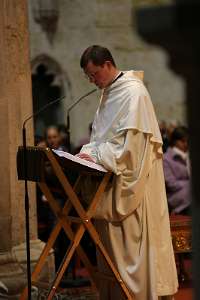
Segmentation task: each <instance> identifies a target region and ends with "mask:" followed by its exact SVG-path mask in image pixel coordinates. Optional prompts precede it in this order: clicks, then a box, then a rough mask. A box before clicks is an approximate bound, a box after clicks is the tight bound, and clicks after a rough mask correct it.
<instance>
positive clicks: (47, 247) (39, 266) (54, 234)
mask: <svg viewBox="0 0 200 300" xmlns="http://www.w3.org/2000/svg"><path fill="white" fill-rule="evenodd" d="M61 228H62V226H61V223H58V224H57V225H56V226H55V228H54V229H53V231H52V233H51V235H50V237H49V240H48V242H47V243H46V245H45V247H44V249H43V251H42V254H41V255H40V258H39V260H38V262H37V264H36V266H35V269H34V271H33V273H32V275H31V281H32V282H33V281H36V280H37V277H38V275H39V274H40V271H41V270H42V267H43V266H44V264H45V261H46V257H47V256H48V254H49V251H50V250H51V249H52V247H53V244H54V242H55V240H56V238H57V236H58V234H59V232H60V230H61ZM27 297H28V288H27V287H25V289H24V290H23V292H22V294H21V296H20V298H19V299H20V300H26V299H27Z"/></svg>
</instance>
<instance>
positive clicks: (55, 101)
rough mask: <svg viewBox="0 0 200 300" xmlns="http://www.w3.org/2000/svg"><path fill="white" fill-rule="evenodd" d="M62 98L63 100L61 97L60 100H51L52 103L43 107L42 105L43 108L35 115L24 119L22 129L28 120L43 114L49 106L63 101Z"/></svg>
mask: <svg viewBox="0 0 200 300" xmlns="http://www.w3.org/2000/svg"><path fill="white" fill-rule="evenodd" d="M64 98H65V96H62V97H60V98H58V99H56V100H53V101H51V102H49V103H47V104H45V105H44V106H43V107H41V108H40V109H39V110H38V111H36V112H35V113H33V114H32V115H31V116H29V117H28V118H26V119H25V120H24V122H23V128H24V127H25V125H26V123H27V122H28V121H29V120H30V119H32V118H33V117H36V116H38V115H39V114H40V113H41V112H43V111H44V110H45V109H46V108H48V107H49V106H51V105H53V104H55V103H57V102H60V101H61V100H63V99H64Z"/></svg>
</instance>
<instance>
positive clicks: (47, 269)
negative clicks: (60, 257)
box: [0, 240, 55, 300]
mask: <svg viewBox="0 0 200 300" xmlns="http://www.w3.org/2000/svg"><path fill="white" fill-rule="evenodd" d="M44 245H45V244H44V243H43V242H41V241H40V240H33V241H31V242H30V248H31V269H32V270H33V268H34V266H35V264H36V262H37V261H38V259H39V257H40V254H41V252H42V250H43V247H44ZM26 269H27V268H26V245H25V244H24V243H23V244H20V245H18V246H15V247H13V248H12V251H10V252H6V253H0V283H2V284H3V285H2V287H1V285H0V295H1V298H0V299H9V300H11V299H12V300H17V299H19V296H20V293H21V291H22V290H23V288H24V286H26V285H27V279H26ZM54 275H55V264H54V253H53V250H52V251H51V252H50V254H49V256H48V259H47V260H46V263H45V265H44V267H43V270H42V272H41V274H40V275H39V278H38V280H39V281H42V282H46V283H49V282H51V281H52V280H53V278H54ZM6 289H7V291H6Z"/></svg>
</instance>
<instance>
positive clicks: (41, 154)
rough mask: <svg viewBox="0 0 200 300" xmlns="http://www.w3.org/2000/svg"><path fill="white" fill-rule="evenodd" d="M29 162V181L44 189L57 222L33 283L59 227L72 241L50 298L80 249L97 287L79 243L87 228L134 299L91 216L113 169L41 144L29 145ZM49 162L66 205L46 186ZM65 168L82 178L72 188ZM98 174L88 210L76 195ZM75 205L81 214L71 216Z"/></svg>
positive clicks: (20, 166) (20, 169)
mask: <svg viewBox="0 0 200 300" xmlns="http://www.w3.org/2000/svg"><path fill="white" fill-rule="evenodd" d="M17 161H18V177H19V179H24V174H23V148H22V147H20V148H19V150H18V156H17ZM27 161H28V180H31V181H36V182H37V183H38V185H39V187H40V189H41V191H42V193H43V194H44V195H45V197H46V198H47V200H48V202H49V205H50V207H51V209H52V211H53V212H54V214H55V215H56V217H57V219H58V222H57V224H56V226H55V227H54V229H53V231H52V233H51V235H50V237H49V240H48V242H47V243H46V245H45V247H44V249H43V251H42V254H41V256H40V258H39V260H38V262H37V264H36V266H35V269H34V271H33V273H32V277H31V281H32V283H34V282H36V281H37V279H38V275H39V274H40V272H41V270H42V268H43V266H44V263H45V260H46V258H47V256H48V254H49V251H50V250H51V248H52V247H53V245H54V242H55V240H56V238H57V236H58V234H59V232H60V230H61V229H62V228H63V229H64V231H65V233H66V235H67V237H68V239H69V240H70V245H69V247H68V249H67V251H66V255H65V257H64V259H63V261H62V263H61V265H60V267H59V270H58V272H57V274H56V277H55V279H54V281H53V283H52V285H51V288H50V290H49V293H48V296H47V299H48V300H50V299H52V298H53V296H54V294H55V292H56V289H57V288H58V286H59V283H60V281H61V279H62V276H63V274H64V272H65V270H66V268H67V266H68V265H69V263H70V260H71V258H72V256H73V254H74V253H75V251H76V252H77V254H78V256H79V257H80V259H81V261H82V262H83V264H84V265H85V267H86V268H87V270H88V272H89V275H90V280H91V285H92V286H93V288H94V289H96V283H95V282H96V274H95V271H94V268H93V266H92V264H91V263H90V261H89V259H88V257H87V255H86V254H85V252H84V250H83V249H82V247H81V245H80V241H81V239H82V237H83V235H84V233H85V231H86V230H87V231H88V232H89V234H90V237H91V239H92V240H93V241H94V243H95V245H96V247H98V249H99V250H100V252H101V254H102V255H103V257H104V258H105V260H106V262H107V264H108V266H109V267H110V269H111V271H112V273H113V274H114V277H115V279H116V281H117V282H118V284H119V285H120V286H121V288H122V290H123V292H124V294H125V296H126V298H127V299H133V296H132V294H131V293H130V291H129V290H128V288H127V287H126V285H125V284H124V282H123V280H122V278H121V276H120V274H119V273H118V271H117V269H116V267H115V266H114V264H113V262H112V260H111V258H110V257H109V255H108V253H107V251H106V249H105V247H104V245H103V244H102V242H101V240H100V237H99V234H98V233H97V231H96V229H95V227H94V225H93V223H92V221H91V219H92V217H93V216H94V213H95V210H96V207H97V205H98V204H99V202H100V200H101V196H102V194H103V192H104V191H105V188H106V186H107V184H108V182H109V180H110V178H111V176H112V173H110V172H100V171H97V170H95V169H92V168H89V167H86V166H83V165H80V164H78V163H75V162H72V161H69V160H68V159H66V158H65V159H63V158H62V159H61V158H60V157H58V156H57V155H55V154H54V153H53V152H52V151H51V150H50V149H49V148H46V149H42V148H38V147H27ZM47 161H49V162H50V164H51V167H52V169H53V171H54V173H55V176H56V178H57V179H58V181H59V183H60V185H61V187H62V189H63V190H64V192H65V194H66V200H67V201H66V203H65V205H64V207H63V208H61V207H60V206H59V205H58V203H57V201H56V200H55V199H54V196H53V194H52V192H51V190H50V188H49V186H48V185H47V183H46V181H45V172H44V169H45V163H46V162H47ZM64 169H68V170H70V169H73V170H74V169H76V170H78V173H79V177H78V179H77V181H76V183H75V184H74V186H73V187H72V186H71V184H70V183H69V180H68V178H67V176H66V174H65V172H64V171H63V170H64ZM89 175H90V176H98V177H99V178H100V184H99V186H98V188H97V191H96V193H95V195H94V197H93V199H92V200H91V201H90V205H89V208H88V209H87V210H85V209H84V208H83V206H82V204H81V200H80V199H79V198H78V196H77V192H78V190H79V189H80V186H81V179H82V178H83V177H85V176H89ZM72 208H74V209H75V211H76V213H77V215H78V217H74V216H69V212H70V210H71V209H72ZM74 222H75V223H77V224H78V227H77V231H76V232H74V231H73V230H72V228H71V225H72V223H74ZM27 296H28V295H27V287H26V288H25V289H24V291H23V293H22V295H21V297H20V300H25V299H27Z"/></svg>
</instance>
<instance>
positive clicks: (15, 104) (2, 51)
mask: <svg viewBox="0 0 200 300" xmlns="http://www.w3.org/2000/svg"><path fill="white" fill-rule="evenodd" d="M0 37H1V38H0V197H1V200H0V281H1V282H3V284H4V285H5V286H6V287H7V288H8V293H9V295H10V296H9V297H10V299H17V298H16V297H17V294H18V293H19V292H20V290H21V288H22V286H23V285H24V282H25V276H24V274H26V272H25V267H24V266H25V265H26V261H25V259H26V255H25V254H26V253H25V246H24V241H25V210H24V184H23V182H19V181H18V179H17V172H16V152H17V147H18V146H19V145H21V144H22V135H21V128H22V123H23V120H24V119H25V118H26V117H27V116H29V115H31V114H32V95H31V71H30V60H29V35H28V20H27V1H26V0H1V1H0ZM27 137H28V144H31V145H33V126H32V123H31V122H29V123H28V125H27ZM29 197H30V231H31V233H30V235H31V240H32V241H31V247H32V251H31V256H32V260H33V261H34V260H36V259H37V258H38V255H39V253H40V252H41V248H42V245H41V242H40V241H38V240H37V220H36V201H35V188H34V185H33V184H32V185H29Z"/></svg>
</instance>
